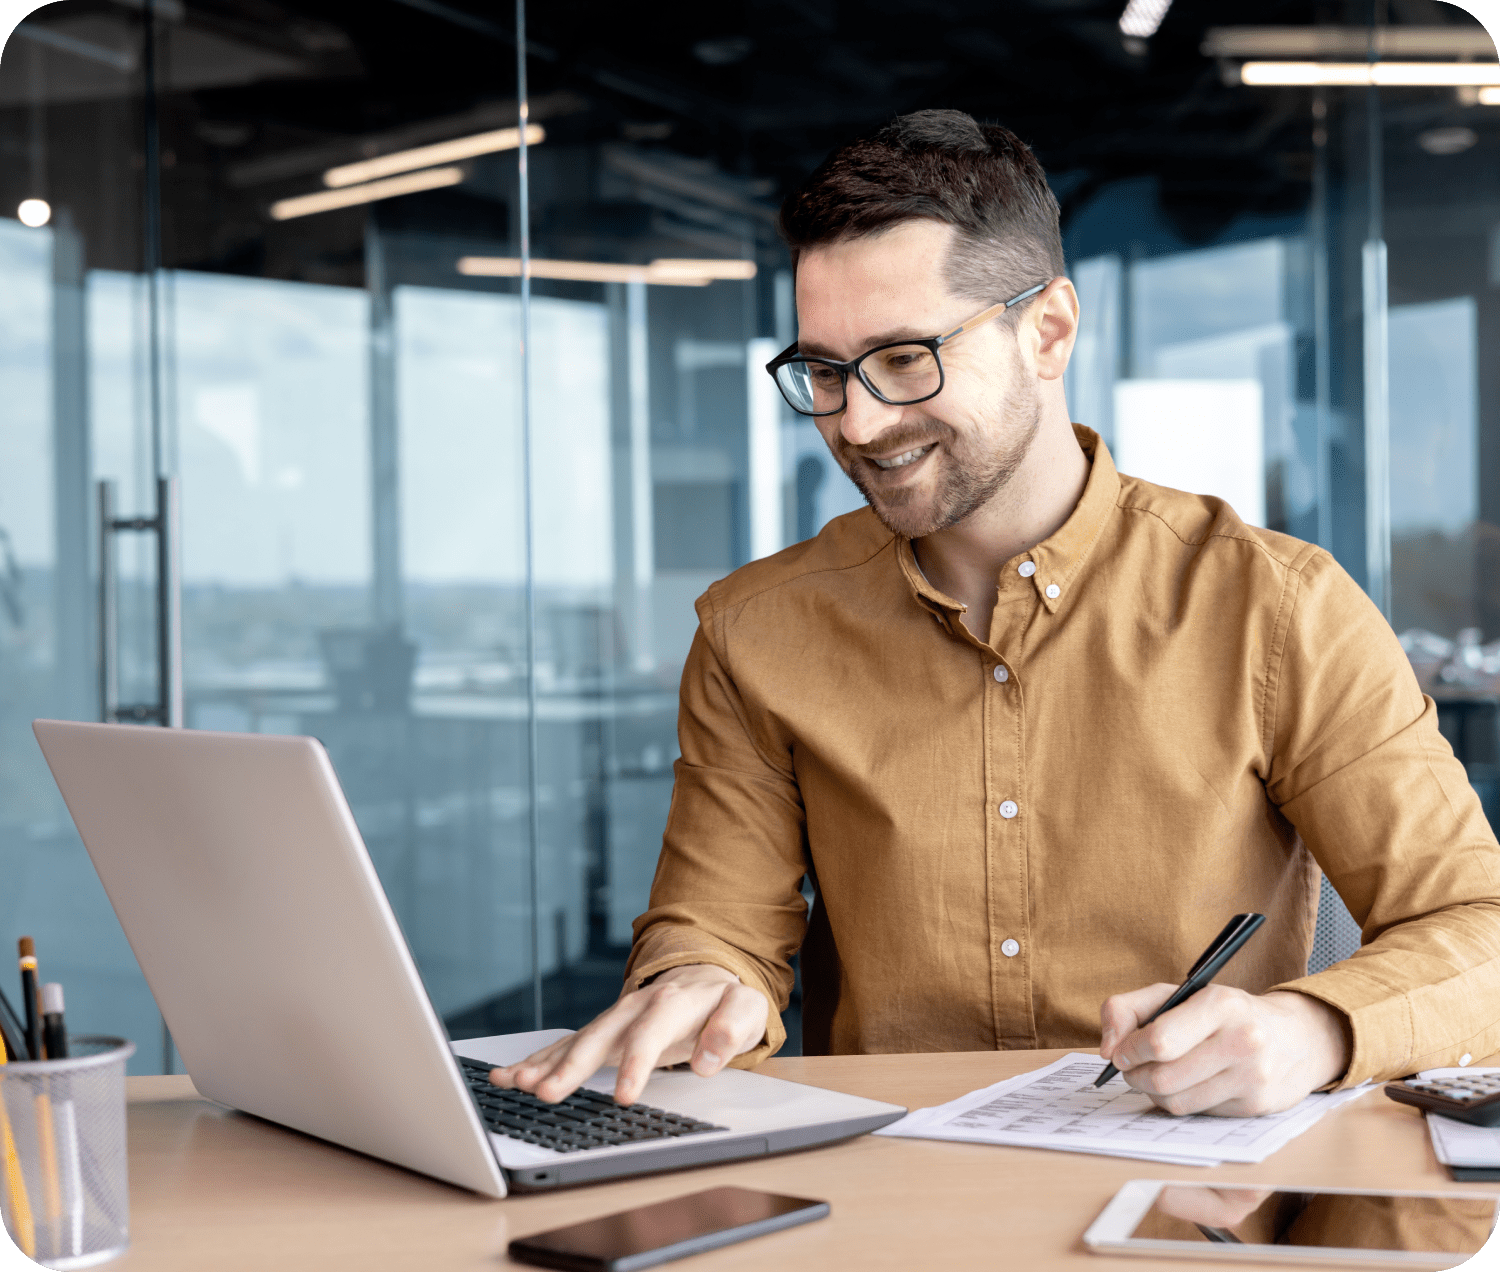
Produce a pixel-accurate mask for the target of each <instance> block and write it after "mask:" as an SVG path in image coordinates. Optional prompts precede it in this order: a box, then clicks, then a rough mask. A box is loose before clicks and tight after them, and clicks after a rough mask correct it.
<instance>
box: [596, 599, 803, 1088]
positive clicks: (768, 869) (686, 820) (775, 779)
mask: <svg viewBox="0 0 1500 1272" xmlns="http://www.w3.org/2000/svg"><path fill="white" fill-rule="evenodd" d="M699 612H700V617H701V618H702V620H703V621H702V625H701V626H700V627H699V630H698V633H697V635H696V636H695V637H694V639H693V646H692V649H691V650H690V652H689V653H688V657H687V663H686V665H685V666H684V668H683V673H682V691H681V708H680V710H679V712H678V721H677V733H678V741H679V745H680V746H681V749H682V758H681V759H679V760H678V761H677V763H676V765H675V779H676V780H675V782H674V784H673V788H672V807H671V811H670V813H669V814H668V816H667V828H666V833H665V835H664V836H663V839H662V849H661V857H660V859H659V861H658V863H657V867H656V878H655V880H654V882H653V883H652V885H651V904H650V908H649V909H648V910H647V911H646V912H645V913H644V914H643V915H641V917H640V918H638V919H637V920H636V921H635V944H634V946H633V947H632V949H631V952H630V961H629V963H628V965H627V967H626V970H625V984H626V988H627V989H635V988H638V987H639V986H640V985H641V984H642V983H643V982H644V981H646V980H648V979H650V978H651V977H653V976H657V975H660V974H661V973H662V972H664V971H667V970H668V969H670V968H673V967H680V966H683V965H685V964H690V963H709V964H713V965H715V966H718V967H723V968H726V969H727V970H729V971H731V972H733V973H734V974H735V975H736V976H738V977H739V978H740V980H741V981H742V982H743V983H744V984H746V985H749V986H751V987H752V988H754V989H758V990H760V992H761V993H763V994H764V995H765V996H766V1002H767V1013H766V1036H765V1038H764V1040H763V1041H762V1042H761V1044H760V1045H759V1046H758V1047H756V1048H754V1049H753V1050H751V1051H749V1052H747V1053H745V1054H744V1055H742V1056H740V1057H738V1058H737V1059H736V1060H735V1061H734V1062H733V1063H734V1064H735V1065H736V1066H738V1067H741V1068H749V1067H752V1066H754V1065H756V1064H759V1063H760V1062H761V1061H762V1060H764V1059H766V1058H767V1057H768V1056H770V1055H773V1054H774V1053H775V1052H776V1050H777V1049H778V1048H779V1047H780V1046H781V1045H782V1043H784V1042H785V1041H786V1030H785V1028H784V1027H783V1026H782V1023H781V1015H780V1013H781V1012H782V1011H783V1010H785V1008H786V1005H787V1001H788V997H789V995H790V993H791V989H792V967H791V959H792V955H793V954H795V953H796V951H797V949H798V947H799V946H800V945H801V944H802V938H803V935H804V933H805V932H806V928H807V904H806V902H805V901H804V900H803V897H802V893H801V884H802V877H803V875H804V874H805V873H806V871H807V857H806V851H805V837H806V822H805V817H804V814H803V807H802V797H801V793H800V791H799V790H798V787H797V781H796V777H795V775H794V773H793V771H792V760H791V752H790V747H789V745H784V744H783V745H778V744H777V743H776V741H774V740H772V741H769V742H768V740H767V739H766V738H764V737H762V738H759V739H757V738H755V737H754V736H753V734H752V727H751V723H750V715H749V712H748V711H747V708H746V705H745V703H744V702H743V700H742V698H741V696H740V693H739V691H738V689H737V687H736V685H735V682H734V679H733V677H732V676H731V674H730V672H729V670H728V667H727V665H726V663H727V659H726V658H725V657H724V656H723V643H722V642H723V618H722V615H716V614H715V613H713V611H712V610H711V609H710V608H709V606H708V603H707V601H706V599H705V601H700V602H699Z"/></svg>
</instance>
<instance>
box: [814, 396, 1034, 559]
mask: <svg viewBox="0 0 1500 1272" xmlns="http://www.w3.org/2000/svg"><path fill="white" fill-rule="evenodd" d="M1013 384H1014V386H1015V387H1014V388H1013V389H1012V390H1011V391H1010V393H1008V394H1007V396H1006V399H1005V401H1004V402H1003V403H1002V405H1001V410H1000V421H999V427H998V428H997V429H996V430H995V431H994V433H993V434H989V433H987V434H985V435H982V436H978V437H975V436H973V435H972V434H971V435H970V436H968V437H964V436H961V435H960V434H959V433H958V431H957V430H956V429H954V427H953V426H952V425H951V424H948V423H946V422H945V421H943V420H939V419H935V418H929V419H928V420H926V421H925V422H923V423H911V424H906V423H902V424H898V425H896V427H895V428H892V429H888V430H887V431H886V432H884V433H882V434H881V435H880V436H879V437H877V438H875V439H874V440H873V441H871V442H869V443H867V444H865V445H864V446H860V447H853V446H850V445H849V444H848V443H847V442H846V441H845V440H844V437H843V434H842V433H835V434H834V438H833V442H832V447H833V454H834V458H835V459H836V460H838V462H839V464H840V466H841V467H842V468H843V470H844V471H845V472H846V473H848V475H849V479H850V480H851V481H852V482H853V483H854V484H855V486H856V487H858V489H859V493H860V494H862V495H863V496H864V497H865V502H866V503H868V504H869V505H870V507H871V508H872V509H874V512H875V515H876V516H877V517H879V518H880V520H881V522H882V524H884V526H885V527H886V529H888V530H890V531H892V532H893V533H895V534H899V535H904V536H905V537H906V538H908V539H920V538H922V537H923V536H924V535H929V534H936V533H937V532H938V531H940V530H947V529H948V528H949V527H951V526H956V525H958V523H959V522H961V521H963V520H964V519H965V518H966V517H968V516H970V515H971V514H972V513H974V512H975V511H976V510H978V509H980V508H982V507H984V505H985V504H987V503H989V502H990V500H992V499H993V498H994V497H995V496H996V495H997V494H998V493H999V492H1000V491H1001V490H1003V489H1004V488H1005V486H1007V485H1008V484H1009V483H1010V481H1011V479H1012V478H1013V477H1014V476H1015V475H1016V473H1017V472H1018V471H1019V470H1020V468H1021V465H1022V464H1023V463H1024V462H1025V461H1026V456H1027V455H1028V454H1029V453H1030V451H1031V445H1032V442H1034V441H1035V440H1036V435H1037V431H1038V429H1039V428H1040V427H1041V420H1042V409H1041V402H1040V400H1039V396H1038V394H1037V391H1036V385H1035V383H1033V382H1031V381H1030V380H1028V379H1027V378H1026V377H1024V376H1023V377H1016V379H1015V380H1014V381H1013ZM934 441H936V442H937V443H938V447H939V451H940V453H939V455H937V456H936V457H935V458H937V459H938V460H940V461H942V463H941V466H940V467H939V468H938V473H937V477H936V486H935V489H934V490H933V492H932V496H931V499H930V501H928V500H927V499H926V498H924V494H923V492H922V491H921V490H920V489H917V488H915V487H911V486H903V487H901V488H900V489H897V490H889V491H879V490H877V489H876V488H875V487H874V485H873V484H872V483H871V482H870V480H869V476H870V470H871V469H872V468H873V467H874V461H873V460H871V459H869V458H867V455H868V454H877V455H899V454H902V453H904V452H905V451H908V450H914V449H916V448H917V447H919V446H925V445H929V444H931V443H932V442H934Z"/></svg>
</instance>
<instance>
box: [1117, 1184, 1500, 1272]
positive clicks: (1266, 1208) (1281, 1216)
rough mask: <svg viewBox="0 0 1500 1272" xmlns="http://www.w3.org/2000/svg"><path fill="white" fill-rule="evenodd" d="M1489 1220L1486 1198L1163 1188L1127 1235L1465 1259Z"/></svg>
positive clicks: (1491, 1203)
mask: <svg viewBox="0 0 1500 1272" xmlns="http://www.w3.org/2000/svg"><path fill="white" fill-rule="evenodd" d="M1495 1218H1496V1202H1495V1199H1494V1198H1492V1197H1459V1196H1446V1197H1420V1196H1418V1197H1401V1196H1391V1195H1383V1194H1379V1193H1370V1194H1365V1193H1330V1192H1323V1193H1319V1192H1293V1191H1285V1190H1272V1189H1268V1188H1255V1187H1241V1188H1220V1187H1204V1186H1201V1185H1185V1184H1168V1185H1166V1186H1165V1187H1163V1188H1162V1190H1161V1192H1160V1193H1159V1194H1157V1198H1156V1201H1155V1203H1154V1204H1153V1205H1152V1207H1151V1209H1150V1210H1149V1211H1147V1212H1146V1214H1145V1216H1144V1217H1143V1218H1142V1219H1141V1221H1140V1223H1139V1224H1138V1225H1137V1227H1136V1230H1135V1231H1134V1232H1133V1233H1132V1234H1131V1236H1132V1238H1133V1239H1136V1240H1145V1239H1149V1240H1165V1241H1191V1242H1198V1243H1204V1242H1214V1243H1231V1244H1246V1245H1263V1246H1264V1245H1269V1246H1303V1247H1308V1246H1314V1247H1322V1248H1325V1249H1342V1250H1382V1251H1402V1252H1415V1253H1424V1254H1433V1255H1453V1254H1457V1255H1469V1254H1473V1253H1475V1252H1476V1251H1477V1250H1479V1249H1480V1247H1481V1246H1483V1245H1484V1243H1485V1241H1486V1240H1488V1238H1489V1235H1490V1231H1491V1229H1492V1228H1493V1227H1494V1226H1495ZM1439 1266H1446V1264H1440V1265H1439Z"/></svg>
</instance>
